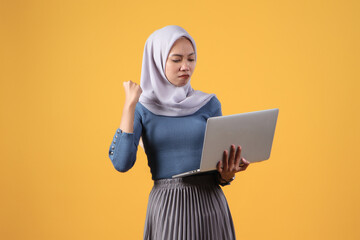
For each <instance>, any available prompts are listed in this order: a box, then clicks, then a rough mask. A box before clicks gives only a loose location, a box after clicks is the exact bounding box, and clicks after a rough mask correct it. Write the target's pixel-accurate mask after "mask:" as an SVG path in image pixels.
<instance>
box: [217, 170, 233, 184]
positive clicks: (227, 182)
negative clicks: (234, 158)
mask: <svg viewBox="0 0 360 240" xmlns="http://www.w3.org/2000/svg"><path fill="white" fill-rule="evenodd" d="M234 179H235V174H234V175H233V177H231V178H230V179H227V178H224V177H223V176H221V174H220V173H218V181H219V184H220V185H222V186H225V185H229V184H230V183H231V182H232V181H233V180H234Z"/></svg>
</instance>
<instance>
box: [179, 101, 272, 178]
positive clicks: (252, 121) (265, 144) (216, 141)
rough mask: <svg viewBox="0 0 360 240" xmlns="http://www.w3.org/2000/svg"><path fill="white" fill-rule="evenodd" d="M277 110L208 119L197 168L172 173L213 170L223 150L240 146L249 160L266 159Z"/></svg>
mask: <svg viewBox="0 0 360 240" xmlns="http://www.w3.org/2000/svg"><path fill="white" fill-rule="evenodd" d="M278 113H279V109H278V108H275V109H269V110H263V111H256V112H248V113H241V114H235V115H229V116H220V117H212V118H208V120H207V124H206V130H205V136H204V145H203V151H202V156H201V163H200V168H199V169H194V170H192V171H189V172H185V173H181V174H177V175H174V176H172V177H173V178H176V177H184V176H188V175H194V174H198V173H202V172H208V171H213V170H216V164H217V163H218V162H219V161H220V160H222V157H223V152H224V150H225V149H230V146H231V144H234V145H235V147H237V146H238V145H240V146H241V157H244V158H245V159H246V160H248V161H249V162H250V163H253V162H260V161H264V160H267V159H269V157H270V152H271V146H272V142H273V138H274V133H275V126H276V120H277V116H278Z"/></svg>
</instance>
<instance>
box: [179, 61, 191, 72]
mask: <svg viewBox="0 0 360 240" xmlns="http://www.w3.org/2000/svg"><path fill="white" fill-rule="evenodd" d="M180 70H181V71H187V70H190V67H189V63H187V62H183V63H182V64H181V68H180Z"/></svg>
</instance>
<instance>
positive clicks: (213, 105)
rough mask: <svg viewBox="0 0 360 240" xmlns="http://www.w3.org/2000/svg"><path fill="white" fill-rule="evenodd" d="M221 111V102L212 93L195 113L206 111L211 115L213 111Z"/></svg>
mask: <svg viewBox="0 0 360 240" xmlns="http://www.w3.org/2000/svg"><path fill="white" fill-rule="evenodd" d="M218 111H221V103H220V101H219V99H218V98H217V96H216V95H215V94H214V95H213V96H212V97H211V99H210V100H209V101H208V102H207V103H206V104H205V105H204V106H203V107H202V108H200V109H199V111H198V112H197V113H201V112H207V113H209V114H210V115H213V114H214V113H215V112H218Z"/></svg>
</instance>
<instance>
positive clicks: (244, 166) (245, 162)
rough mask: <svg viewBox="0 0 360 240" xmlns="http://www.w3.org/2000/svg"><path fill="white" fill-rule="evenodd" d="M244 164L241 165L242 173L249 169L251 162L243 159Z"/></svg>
mask: <svg viewBox="0 0 360 240" xmlns="http://www.w3.org/2000/svg"><path fill="white" fill-rule="evenodd" d="M241 161H242V164H240V166H241V165H242V166H241V167H240V171H244V170H246V169H247V167H248V166H249V164H250V162H249V161H247V160H246V159H245V158H241Z"/></svg>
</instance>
